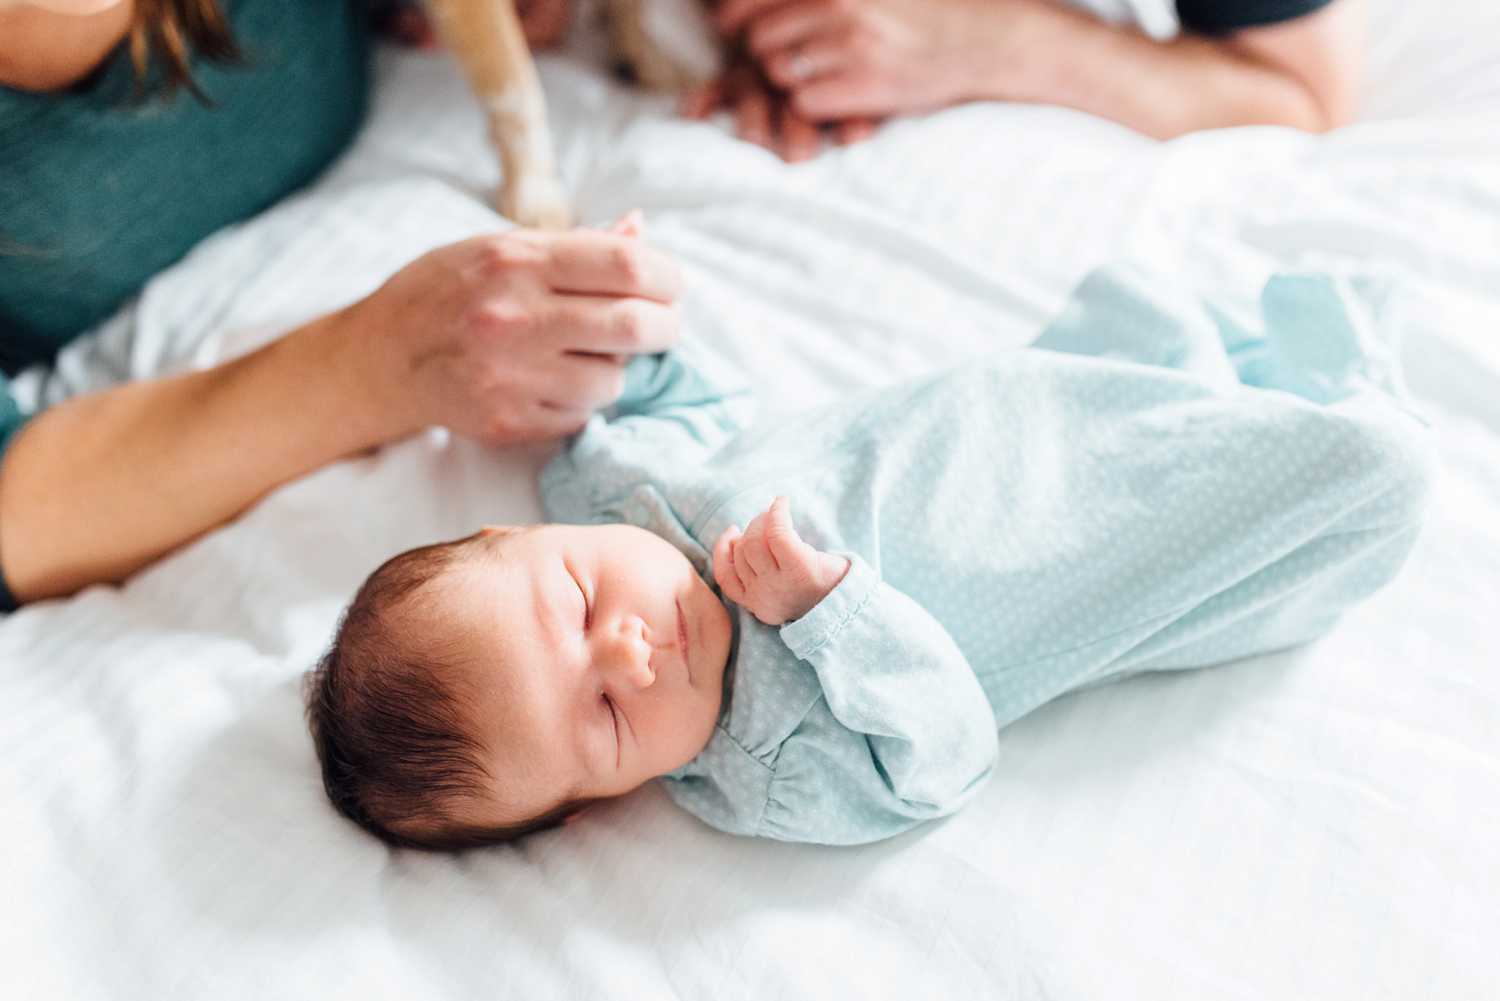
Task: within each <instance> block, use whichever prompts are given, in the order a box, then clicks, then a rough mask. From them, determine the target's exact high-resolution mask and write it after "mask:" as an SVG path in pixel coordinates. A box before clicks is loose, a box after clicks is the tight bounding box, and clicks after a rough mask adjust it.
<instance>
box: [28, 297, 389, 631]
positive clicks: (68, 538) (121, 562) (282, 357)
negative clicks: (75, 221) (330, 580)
mask: <svg viewBox="0 0 1500 1001" xmlns="http://www.w3.org/2000/svg"><path fill="white" fill-rule="evenodd" d="M354 334H355V332H354V331H352V330H351V329H349V324H348V320H347V319H346V316H345V314H334V315H332V316H329V317H327V318H325V319H322V320H319V321H317V322H315V323H313V324H310V325H308V326H306V327H303V328H301V329H299V330H296V331H294V332H293V333H291V334H288V335H287V336H286V337H284V338H282V339H280V340H278V341H276V342H274V343H272V344H269V345H267V346H266V347H264V348H262V349H260V350H259V351H256V352H255V353H254V354H251V355H247V356H246V357H244V358H240V359H238V360H235V361H232V362H229V363H228V364H225V365H220V366H219V367H217V368H213V369H209V370H206V371H201V372H192V373H189V374H186V375H181V376H175V377H172V378H166V379H153V380H149V381H144V382H138V383H132V384H130V385H125V386H121V387H119V388H116V389H111V390H108V391H105V392H101V393H94V394H91V395H88V396H83V397H79V398H78V399H75V400H69V401H67V402H65V403H62V404H59V405H58V406H56V407H53V408H51V409H49V410H46V411H44V412H43V413H42V414H40V415H39V416H37V417H36V418H35V419H33V420H32V421H31V423H30V424H28V425H27V426H26V427H25V428H24V429H23V430H22V432H21V433H20V434H18V435H17V436H16V438H15V440H14V441H13V443H12V445H11V447H10V449H9V450H8V451H7V452H6V454H5V457H4V463H3V465H0V566H3V567H4V572H5V577H6V581H7V583H8V584H9V586H10V589H11V591H12V592H13V594H14V595H15V597H16V598H17V600H19V601H22V602H26V601H32V600H36V599H38V598H48V597H55V596H58V595H63V594H68V593H70V592H72V591H75V590H77V589H78V588H80V587H83V586H85V585H87V584H91V583H95V582H99V581H113V580H119V579H121V578H124V577H125V576H127V575H128V574H130V573H131V572H133V571H135V570H137V569H139V568H140V567H142V566H144V565H145V564H147V563H149V562H150V561H151V560H153V559H155V558H156V557H158V556H160V555H162V554H163V553H165V552H167V551H168V550H170V549H172V548H174V547H176V546H178V545H180V544H181V543H183V542H185V541H187V540H189V539H191V538H193V537H194V536H196V535H199V534H200V533H202V532H204V531H206V530H208V529H210V528H212V527H213V526H215V525H218V524H220V523H222V522H224V521H227V520H229V519H230V518H232V517H234V516H235V515H237V514H238V513H240V511H242V510H244V509H245V508H246V507H247V506H249V505H250V504H251V503H252V502H253V501H254V500H255V499H256V498H258V497H260V496H261V495H262V494H265V493H266V492H267V491H269V490H271V489H272V488H273V487H275V486H276V485H278V484H280V483H284V482H286V481H287V480H290V479H292V478H293V477H296V476H299V475H301V474H303V473H306V472H308V471H310V470H313V469H316V468H317V467H319V466H321V465H323V464H325V463H327V462H330V461H332V460H333V459H336V458H338V457H340V456H343V455H348V454H350V453H352V452H355V451H358V450H359V449H361V448H365V447H368V446H371V445H375V444H378V443H380V442H382V441H387V440H389V439H391V438H394V437H397V436H399V435H400V434H402V433H403V432H404V431H409V430H411V429H410V428H403V427H402V426H400V424H399V423H398V421H399V420H400V419H401V413H400V411H399V410H391V411H389V412H382V409H381V407H380V406H379V402H380V401H379V398H378V395H377V394H376V393H375V392H374V386H375V384H376V383H377V381H378V379H377V377H378V373H376V372H375V371H374V370H373V367H372V362H373V361H374V358H373V357H372V356H370V355H369V354H367V353H365V352H362V351H360V350H359V343H358V338H357V337H356V336H354Z"/></svg>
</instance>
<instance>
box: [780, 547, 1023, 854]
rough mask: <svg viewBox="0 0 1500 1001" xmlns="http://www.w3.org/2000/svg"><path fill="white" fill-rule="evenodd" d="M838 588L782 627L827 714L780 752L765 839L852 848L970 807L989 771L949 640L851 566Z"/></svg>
mask: <svg viewBox="0 0 1500 1001" xmlns="http://www.w3.org/2000/svg"><path fill="white" fill-rule="evenodd" d="M850 563H851V565H850V568H849V572H848V574H847V575H846V576H845V578H844V580H843V581H842V582H841V583H840V584H839V585H838V587H836V588H835V589H834V590H833V591H832V592H831V593H830V594H829V595H828V596H827V597H826V598H824V599H823V601H822V602H820V603H819V604H818V605H817V606H816V607H815V608H814V609H813V610H812V611H811V612H809V613H808V614H807V615H805V616H803V617H802V618H801V619H798V620H796V621H794V622H790V623H787V624H786V625H784V626H782V627H781V639H782V641H783V642H784V643H785V644H786V646H787V648H788V649H789V650H790V651H791V652H792V653H793V654H794V655H795V656H796V657H798V658H799V659H800V660H803V661H805V662H807V663H808V664H810V665H811V666H812V668H813V670H814V671H815V672H816V674H817V677H818V681H819V683H820V684H821V686H822V689H823V696H824V700H825V702H826V705H827V709H828V714H826V715H824V716H822V717H820V716H819V715H818V714H817V713H813V714H810V715H809V717H808V718H807V719H805V720H804V721H803V725H802V726H801V727H800V728H799V729H798V731H797V732H796V733H794V734H793V735H792V736H791V737H790V738H788V739H787V741H786V742H784V743H783V745H782V747H781V749H780V753H779V755H778V757H777V761H776V768H775V776H774V777H773V778H772V780H771V784H770V789H769V798H768V803H767V806H766V811H765V814H764V816H763V818H762V822H761V830H760V833H761V834H762V835H764V836H769V837H773V838H778V839H781V840H786V841H811V842H819V843H824V844H859V843H864V842H869V841H876V840H879V839H881V838H886V837H891V836H893V835H896V834H899V833H901V832H902V831H905V830H908V829H910V828H912V827H914V826H916V825H917V824H919V823H921V822H922V821H925V820H931V819H934V818H937V817H942V816H946V815H948V814H950V813H953V812H954V811H956V810H958V809H959V808H960V807H962V806H963V805H964V804H965V803H967V802H968V801H969V800H970V799H971V798H973V796H974V795H975V793H976V792H978V790H979V789H980V787H981V786H982V785H983V783H984V780H985V779H986V778H987V777H988V776H989V774H990V771H991V770H992V769H993V767H994V764H995V758H996V754H997V744H998V742H997V736H996V728H995V719H994V716H993V715H992V713H991V712H990V708H989V704H988V703H987V702H986V701H985V697H984V693H983V691H982V690H981V689H980V686H979V682H978V680H977V679H976V677H975V675H974V671H973V669H972V668H971V667H970V665H969V662H968V660H967V659H966V658H965V657H964V655H963V653H962V651H960V650H959V648H958V645H957V644H956V643H955V642H954V641H953V638H952V637H951V636H950V635H949V634H948V632H947V631H946V630H945V629H944V628H943V627H942V626H941V625H940V624H939V623H938V622H937V620H936V619H934V618H933V617H932V616H931V615H929V614H928V613H927V611H926V610H925V609H923V608H922V607H921V606H920V605H918V604H917V603H916V602H915V601H913V600H912V599H911V598H909V597H907V596H906V595H904V594H902V593H901V592H899V591H897V590H896V589H894V588H892V587H890V586H889V585H887V584H885V583H884V582H883V581H881V579H880V576H879V574H878V573H877V572H876V571H875V570H874V569H873V568H872V567H871V566H870V565H869V564H868V563H866V562H865V561H864V560H863V559H861V558H860V557H858V556H851V558H850Z"/></svg>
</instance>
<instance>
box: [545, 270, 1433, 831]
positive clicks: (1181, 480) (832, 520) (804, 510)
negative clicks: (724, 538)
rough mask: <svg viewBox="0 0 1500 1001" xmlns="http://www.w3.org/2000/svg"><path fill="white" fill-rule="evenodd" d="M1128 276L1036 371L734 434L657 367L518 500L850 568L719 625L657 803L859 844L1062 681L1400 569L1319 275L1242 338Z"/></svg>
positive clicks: (951, 795)
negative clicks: (776, 513) (799, 599)
mask: <svg viewBox="0 0 1500 1001" xmlns="http://www.w3.org/2000/svg"><path fill="white" fill-rule="evenodd" d="M1159 286H1160V283H1159V282H1158V283H1155V284H1153V283H1152V282H1151V281H1150V280H1149V279H1148V278H1147V277H1146V276H1144V275H1140V274H1136V273H1133V272H1130V271H1109V272H1101V273H1098V274H1096V275H1094V276H1092V277H1091V278H1090V279H1088V280H1087V281H1085V282H1084V284H1083V285H1082V286H1081V287H1080V288H1079V290H1078V292H1076V293H1075V295H1074V297H1073V299H1072V301H1071V303H1070V305H1069V306H1068V307H1067V309H1066V310H1065V311H1064V312H1063V314H1062V315H1061V316H1060V318H1059V319H1058V320H1057V321H1055V322H1054V323H1053V325H1052V326H1051V327H1050V328H1049V329H1048V330H1047V332H1046V333H1045V334H1044V335H1043V336H1042V338H1041V339H1040V340H1039V341H1038V342H1037V345H1036V349H1033V350H1025V351H1018V352H1012V353H1007V354H1002V355H998V356H994V357H989V358H984V359H976V360H975V361H973V362H972V363H971V364H968V365H965V366H964V367H962V368H960V369H958V370H956V371H952V372H948V373H945V374H941V375H936V376H931V377H927V378H921V379H917V380H914V381H911V382H907V383H904V384H900V385H896V386H893V387H888V388H883V389H879V390H876V391H874V392H869V393H865V394H863V395H859V396H855V397H852V398H849V399H846V400H844V401H841V402H839V403H837V404H836V405H833V406H829V407H826V408H824V409H820V410H816V411H813V412H810V413H807V414H803V415H799V416H796V417H793V418H791V419H789V420H786V421H783V422H780V423H777V424H774V425H771V426H767V427H762V428H755V429H753V430H747V428H748V427H749V425H750V420H751V408H750V403H751V400H750V397H749V395H748V394H747V393H744V392H734V391H729V390H726V389H723V388H721V387H719V386H717V385H715V384H714V383H713V382H711V381H710V380H709V379H707V378H706V377H705V376H703V375H702V374H701V373H700V372H699V371H698V370H695V369H694V368H692V367H689V366H688V364H687V363H686V362H685V361H684V360H683V358H682V356H681V355H667V356H658V357H656V358H652V359H646V360H642V361H638V362H636V363H634V364H633V365H632V367H631V370H630V379H629V386H628V388H627V391H626V394H625V397H624V398H623V399H622V401H621V403H620V404H619V405H618V407H617V408H616V409H615V410H614V411H613V412H612V413H611V414H610V415H609V417H608V418H607V419H606V418H605V417H596V418H595V419H594V420H593V421H592V422H591V423H590V424H589V425H588V427H587V428H586V429H585V430H584V431H583V432H581V433H580V434H579V435H578V436H577V437H576V438H575V439H574V440H573V441H572V442H571V444H570V445H569V446H568V448H567V449H566V450H565V451H564V452H563V453H561V454H560V455H559V456H558V457H557V458H556V459H554V460H553V462H552V463H551V464H550V465H549V466H548V467H547V468H546V469H545V470H544V472H543V475H542V497H543V502H544V505H545V508H546V511H547V514H548V517H549V518H551V519H553V520H555V521H566V522H578V523H605V522H620V521H623V522H628V523H631V524H635V525H639V526H642V527H644V528H646V529H649V530H651V531H653V532H655V533H657V534H659V535H661V536H663V537H664V538H666V539H667V540H669V541H670V542H672V543H673V544H674V545H676V546H677V547H678V548H679V549H680V550H682V552H684V553H685V554H686V555H687V556H688V558H689V559H690V560H692V562H693V564H694V566H695V567H696V568H697V569H698V571H699V573H701V574H702V575H703V576H704V578H705V579H706V580H708V581H709V582H710V583H712V580H713V577H712V574H711V573H710V572H709V554H710V550H711V547H712V545H713V542H714V541H715V540H716V539H717V538H718V535H719V533H720V532H721V531H722V530H723V529H724V528H725V527H726V526H727V525H729V524H730V523H731V522H733V523H737V524H739V525H741V526H744V525H745V524H747V523H748V522H749V520H750V519H751V518H753V517H754V516H755V515H756V514H759V513H760V512H761V511H763V510H765V508H766V507H767V506H768V505H769V504H770V503H771V500H772V498H773V497H775V496H776V495H777V494H786V495H788V496H789V497H790V498H791V500H792V513H793V516H794V519H795V522H796V525H797V529H798V531H799V532H800V533H801V534H802V536H803V538H805V539H806V540H807V541H808V542H809V543H811V544H812V545H814V546H817V547H819V548H821V549H824V550H828V551H832V552H838V553H843V554H845V555H847V556H849V558H850V560H851V561H852V568H851V570H850V572H849V574H848V576H847V577H846V578H845V580H844V581H843V582H842V583H841V584H840V585H839V586H838V587H837V588H836V589H835V590H834V591H833V592H832V593H831V594H830V595H829V596H828V597H827V598H826V599H824V600H823V602H822V603H820V604H819V605H818V606H817V607H816V608H814V609H813V610H812V611H811V612H809V613H808V614H807V615H806V616H804V617H803V618H801V619H799V620H797V621H794V622H791V623H788V624H786V625H784V626H782V627H781V628H780V629H775V628H772V627H768V626H765V625H763V624H761V623H760V622H758V621H757V620H755V619H754V618H753V617H752V616H751V615H750V614H749V613H748V612H746V611H744V610H743V609H737V610H736V609H734V608H733V607H732V606H731V610H732V611H733V612H735V614H734V616H733V618H734V620H735V633H736V639H735V644H734V648H733V651H732V653H731V668H730V670H729V672H727V674H726V681H725V703H724V709H723V712H722V715H721V717H720V719H719V723H718V726H717V728H716V730H715V731H714V734H713V737H712V739H711V740H710V742H709V744H708V746H707V747H706V748H705V749H704V751H703V752H702V753H701V754H699V755H698V757H697V758H695V759H694V760H693V761H692V762H690V763H689V764H688V765H686V766H685V767H683V768H681V769H678V770H677V771H675V772H672V773H671V774H669V775H668V776H666V777H665V780H664V781H665V783H666V788H667V791H668V792H669V793H670V795H671V796H672V798H673V799H674V800H675V801H676V802H677V803H679V804H681V805H682V806H683V807H685V808H686V809H688V810H689V811H691V812H692V813H694V814H696V815H697V816H699V817H701V818H702V819H703V820H705V821H706V822H708V823H709V824H711V825H713V826H714V827H717V828H720V829H723V830H725V831H730V832H733V833H736V834H747V835H756V836H763V837H771V838H780V839H784V840H789V841H812V842H822V843H828V844H854V843H860V842H868V841H874V840H877V839H880V838H885V837H889V836H891V835H894V834H897V833H900V832H901V831H904V830H907V829H909V828H911V827H913V826H914V825H916V824H919V823H921V822H922V821H924V820H930V819H932V818H935V817H941V816H944V815H945V814H948V813H951V812H953V811H954V810H957V809H958V808H959V807H961V806H962V805H963V804H964V803H965V802H967V801H968V800H969V799H970V798H971V797H972V796H973V795H974V794H975V793H976V791H977V790H978V789H979V788H980V787H981V786H982V784H983V782H984V780H985V778H986V776H987V775H988V774H989V773H990V771H991V769H993V768H994V767H995V765H996V753H997V750H996V748H997V740H996V729H997V727H1001V726H1005V725H1006V724H1007V723H1010V722H1012V721H1014V720H1016V719H1018V718H1019V717H1021V716H1023V715H1025V714H1026V713H1028V712H1030V711H1032V710H1033V709H1035V708H1037V707H1038V706H1040V705H1042V704H1043V703H1045V702H1047V701H1049V700H1051V699H1054V698H1056V697H1058V696H1059V695H1061V694H1063V693H1064V692H1069V691H1072V690H1074V689H1077V688H1079V687H1081V686H1084V685H1091V684H1096V683H1099V682H1103V681H1109V680H1115V679H1119V678H1123V677H1126V676H1128V675H1131V674H1136V673H1139V672H1142V671H1156V670H1174V669H1179V668H1190V667H1202V666H1205V665H1210V664H1218V663H1222V662H1224V661H1229V660H1233V659H1235V658H1238V657H1244V656H1247V655H1250V654H1255V653H1259V652H1263V651H1269V650H1275V649H1279V648H1283V647H1288V646H1292V645H1294V644H1299V643H1304V642H1307V641H1308V640H1311V639H1313V638H1314V637H1316V636H1318V635H1319V634H1321V633H1323V632H1324V631H1326V630H1327V629H1328V628H1329V627H1330V626H1331V625H1332V624H1333V622H1334V620H1335V619H1336V618H1337V617H1338V615H1339V614H1340V613H1341V612H1342V611H1344V610H1345V609H1347V608H1348V607H1349V606H1350V605H1352V604H1353V603H1355V602H1357V601H1359V600H1360V599H1362V598H1364V597H1366V596H1367V595H1369V594H1370V593H1371V592H1373V591H1374V590H1375V589H1376V588H1378V587H1379V586H1380V585H1382V584H1383V583H1385V582H1386V581H1387V580H1389V579H1390V578H1391V577H1392V575H1394V574H1395V572H1396V571H1397V569H1398V568H1399V567H1400V566H1401V564H1402V561H1403V560H1404V559H1405V557H1406V555H1407V553H1408V551H1409V550H1410V548H1411V546H1412V543H1413V541H1414V539H1415V537H1416V534H1417V531H1418V525H1419V522H1420V520H1421V516H1422V511H1423V507H1424V500H1425V495H1426V492H1427V486H1428V482H1429V475H1430V474H1429V464H1428V459H1427V452H1426V449H1425V447H1424V444H1423V436H1422V433H1421V426H1420V424H1419V422H1417V421H1416V420H1415V419H1413V418H1412V417H1411V416H1409V415H1408V414H1407V413H1406V412H1405V411H1404V409H1403V408H1402V405H1401V404H1400V402H1399V399H1400V397H1399V394H1398V392H1397V389H1396V386H1395V376H1394V367H1393V363H1392V362H1391V361H1390V356H1389V354H1388V350H1387V347H1386V346H1385V345H1382V344H1379V343H1378V342H1376V341H1375V340H1374V339H1373V338H1372V337H1371V336H1370V334H1369V333H1368V331H1367V330H1365V329H1364V327H1363V326H1362V325H1361V324H1360V321H1359V314H1358V313H1357V312H1356V311H1354V310H1352V309H1351V308H1349V303H1348V299H1347V297H1346V295H1345V290H1344V289H1343V288H1342V287H1341V286H1340V285H1339V284H1338V283H1336V282H1335V281H1333V280H1331V279H1329V278H1326V277H1299V276H1284V277H1278V278H1276V279H1274V280H1273V281H1272V282H1271V283H1270V284H1269V285H1268V286H1267V287H1266V289H1265V292H1264V294H1263V297H1262V302H1261V321H1262V322H1261V329H1259V330H1247V329H1241V328H1240V327H1237V326H1236V325H1235V324H1234V323H1233V322H1231V321H1230V320H1229V319H1228V318H1226V317H1224V316H1222V315H1219V314H1217V313H1216V312H1214V311H1212V310H1211V309H1208V308H1206V307H1204V306H1203V305H1201V304H1198V303H1196V302H1192V301H1182V300H1171V299H1166V300H1164V299H1163V297H1162V296H1161V294H1160V293H1159V292H1158V291H1156V289H1157V288H1158V287H1159Z"/></svg>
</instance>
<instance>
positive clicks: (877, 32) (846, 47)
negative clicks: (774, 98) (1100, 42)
mask: <svg viewBox="0 0 1500 1001" xmlns="http://www.w3.org/2000/svg"><path fill="white" fill-rule="evenodd" d="M1034 4H1035V0H722V2H721V4H720V5H719V11H718V25H719V28H720V30H721V31H722V32H723V33H724V34H725V35H726V36H728V37H738V36H743V38H744V42H745V45H746V47H747V48H748V50H749V52H750V54H751V56H752V57H753V58H754V60H755V61H756V63H757V64H758V65H759V66H760V68H761V69H762V70H763V71H764V73H765V75H766V77H767V78H769V79H770V81H771V82H772V83H774V84H775V85H777V86H778V87H781V88H783V89H785V90H786V91H787V92H788V93H789V94H790V96H791V103H792V107H793V109H794V110H795V111H796V113H797V114H798V115H800V116H802V117H803V118H806V119H809V120H811V121H817V122H828V121H839V120H845V119H850V118H858V117H866V118H875V117H884V116H889V115H898V114H906V113H912V112H921V111H930V110H935V109H937V108H942V107H946V106H948V105H950V104H955V103H958V102H960V101H964V100H969V99H971V98H973V97H975V96H976V93H975V82H976V81H980V80H984V81H987V83H986V84H985V89H986V90H990V89H993V88H992V84H991V83H990V82H989V81H992V79H993V78H994V77H996V75H997V73H999V72H1003V71H1005V69H1006V64H1007V61H1009V60H1013V59H1015V58H1016V57H1017V56H1018V55H1019V54H1021V53H1022V52H1024V48H1023V47H1022V46H1020V45H1018V44H1017V43H1016V38H1015V37H1014V36H1015V34H1016V29H1018V28H1020V27H1022V26H1024V24H1025V22H1026V19H1027V17H1028V15H1029V14H1030V13H1031V11H1032V8H1033V6H1034Z"/></svg>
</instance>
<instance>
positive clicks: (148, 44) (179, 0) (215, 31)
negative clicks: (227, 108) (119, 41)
mask: <svg viewBox="0 0 1500 1001" xmlns="http://www.w3.org/2000/svg"><path fill="white" fill-rule="evenodd" d="M129 45H130V61H131V63H132V64H133V65H134V66H135V77H136V82H137V83H138V84H141V85H144V84H145V81H146V78H147V75H148V73H149V72H150V70H151V66H152V63H153V62H156V63H158V64H159V65H160V66H161V74H162V76H161V81H160V86H161V88H162V89H163V90H164V92H165V93H167V94H171V93H174V92H175V91H176V90H177V88H179V87H186V88H187V89H188V90H189V91H191V92H192V94H193V96H194V97H196V98H197V99H198V100H200V101H202V102H204V103H205V104H212V103H213V102H212V101H211V100H210V99H209V97H208V95H207V94H205V93H203V91H202V90H201V89H199V87H198V84H197V83H196V82H194V80H193V70H192V59H193V57H194V56H195V55H196V56H198V57H200V58H203V59H207V60H209V61H211V62H216V63H232V62H238V61H239V60H240V59H241V58H243V56H242V54H241V52H240V47H239V45H238V44H237V43H236V42H235V40H234V35H233V33H231V32H230V30H229V19H228V18H226V17H225V16H224V12H223V11H222V10H221V9H220V8H219V4H218V0H135V11H134V13H133V15H132V16H131V20H130V34H129Z"/></svg>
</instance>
